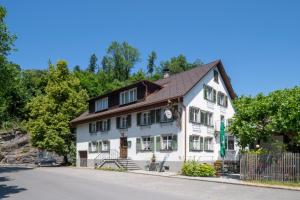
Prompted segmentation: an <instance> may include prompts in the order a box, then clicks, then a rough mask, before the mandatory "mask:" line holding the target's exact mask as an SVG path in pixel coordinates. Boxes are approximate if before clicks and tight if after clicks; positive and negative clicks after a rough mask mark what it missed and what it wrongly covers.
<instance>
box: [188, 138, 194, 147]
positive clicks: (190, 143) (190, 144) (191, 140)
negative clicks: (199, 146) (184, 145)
mask: <svg viewBox="0 0 300 200" xmlns="http://www.w3.org/2000/svg"><path fill="white" fill-rule="evenodd" d="M193 138H194V137H193V136H192V135H190V140H189V141H190V142H189V147H190V151H193V150H194V148H193Z"/></svg>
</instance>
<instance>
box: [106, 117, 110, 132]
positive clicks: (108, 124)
mask: <svg viewBox="0 0 300 200" xmlns="http://www.w3.org/2000/svg"><path fill="white" fill-rule="evenodd" d="M107 130H108V131H109V130H110V119H107Z"/></svg>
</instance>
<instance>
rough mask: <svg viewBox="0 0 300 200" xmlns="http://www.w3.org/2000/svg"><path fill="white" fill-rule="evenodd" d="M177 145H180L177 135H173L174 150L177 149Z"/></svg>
mask: <svg viewBox="0 0 300 200" xmlns="http://www.w3.org/2000/svg"><path fill="white" fill-rule="evenodd" d="M177 147H178V144H177V135H173V137H172V150H173V151H177Z"/></svg>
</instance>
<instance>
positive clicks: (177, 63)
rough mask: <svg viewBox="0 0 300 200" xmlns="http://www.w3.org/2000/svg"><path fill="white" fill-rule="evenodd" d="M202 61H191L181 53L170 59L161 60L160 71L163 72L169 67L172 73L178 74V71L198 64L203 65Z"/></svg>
mask: <svg viewBox="0 0 300 200" xmlns="http://www.w3.org/2000/svg"><path fill="white" fill-rule="evenodd" d="M201 64H202V62H201V61H200V60H197V61H196V62H194V63H189V62H188V61H187V59H186V57H185V56H184V55H182V54H180V55H179V56H177V57H172V58H171V59H170V60H168V61H163V62H161V64H160V65H161V68H160V71H161V72H160V73H162V71H163V70H164V69H168V70H169V71H170V73H171V74H176V73H180V72H183V71H186V70H189V69H192V68H194V67H196V66H198V65H201Z"/></svg>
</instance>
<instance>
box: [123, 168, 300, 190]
mask: <svg viewBox="0 0 300 200" xmlns="http://www.w3.org/2000/svg"><path fill="white" fill-rule="evenodd" d="M128 172H129V173H134V174H144V175H150V176H161V177H167V178H179V179H186V180H194V181H206V182H214V183H223V184H233V185H244V186H252V187H265V188H273V189H285V190H296V191H300V188H296V187H289V186H280V185H266V184H259V183H250V182H246V181H242V180H239V179H234V178H229V177H226V176H223V177H191V176H183V175H180V174H178V173H176V172H156V171H145V170H133V171H128Z"/></svg>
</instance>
